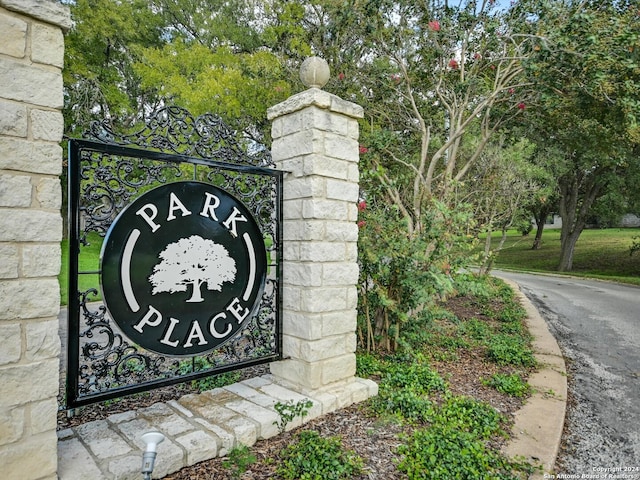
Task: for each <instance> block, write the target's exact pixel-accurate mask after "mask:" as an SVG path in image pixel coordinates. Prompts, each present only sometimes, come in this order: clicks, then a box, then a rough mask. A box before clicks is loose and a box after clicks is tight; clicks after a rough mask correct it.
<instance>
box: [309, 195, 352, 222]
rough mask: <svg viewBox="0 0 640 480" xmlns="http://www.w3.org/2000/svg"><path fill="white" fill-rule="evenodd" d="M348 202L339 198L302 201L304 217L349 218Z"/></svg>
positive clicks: (323, 218) (324, 218)
mask: <svg viewBox="0 0 640 480" xmlns="http://www.w3.org/2000/svg"><path fill="white" fill-rule="evenodd" d="M347 215H348V203H346V202H343V201H337V200H323V199H317V198H316V199H310V200H304V201H303V202H302V218H304V219H321V220H342V219H345V218H347Z"/></svg>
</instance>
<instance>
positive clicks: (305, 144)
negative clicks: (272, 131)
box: [0, 71, 324, 160]
mask: <svg viewBox="0 0 640 480" xmlns="http://www.w3.org/2000/svg"><path fill="white" fill-rule="evenodd" d="M0 72H1V71H0ZM0 78H2V77H1V76H0ZM323 150H324V135H323V132H320V131H317V130H303V131H300V132H296V133H293V134H291V135H287V136H284V137H280V138H278V139H275V140H274V141H273V144H272V146H271V154H272V156H273V158H277V159H278V160H284V159H291V158H298V157H302V156H306V155H310V154H312V153H321V152H323Z"/></svg>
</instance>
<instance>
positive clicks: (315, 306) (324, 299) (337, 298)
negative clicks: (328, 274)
mask: <svg viewBox="0 0 640 480" xmlns="http://www.w3.org/2000/svg"><path fill="white" fill-rule="evenodd" d="M301 297H302V298H301V304H300V306H301V308H302V310H303V311H306V312H311V313H326V312H332V311H335V310H347V304H346V303H347V302H346V289H345V287H331V288H330V287H322V288H307V289H304V290H303V291H302V295H301Z"/></svg>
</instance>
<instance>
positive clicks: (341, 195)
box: [326, 178, 360, 203]
mask: <svg viewBox="0 0 640 480" xmlns="http://www.w3.org/2000/svg"><path fill="white" fill-rule="evenodd" d="M326 186H327V189H326V192H327V194H326V197H327V199H328V200H342V201H344V202H352V203H357V202H358V198H359V193H360V186H359V185H358V184H357V183H353V182H349V181H346V180H337V179H333V178H328V179H327V180H326Z"/></svg>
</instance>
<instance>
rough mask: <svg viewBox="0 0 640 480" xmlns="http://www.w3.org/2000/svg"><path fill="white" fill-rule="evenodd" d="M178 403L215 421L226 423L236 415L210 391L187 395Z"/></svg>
mask: <svg viewBox="0 0 640 480" xmlns="http://www.w3.org/2000/svg"><path fill="white" fill-rule="evenodd" d="M178 403H179V404H180V405H182V406H183V407H184V408H186V409H188V410H190V411H192V412H195V413H197V414H198V415H200V416H201V417H202V418H204V419H205V420H207V421H210V422H213V423H217V422H221V423H225V422H226V421H227V420H229V419H231V418H233V417H235V416H236V413H235V412H233V411H231V410H229V409H227V408H225V407H223V406H222V405H220V404H219V403H218V402H217V401H216V399H215V396H211V395H209V392H207V393H205V394H200V395H185V396H183V397H182V398H180V400H178Z"/></svg>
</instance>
